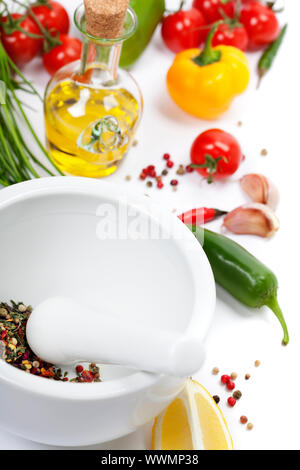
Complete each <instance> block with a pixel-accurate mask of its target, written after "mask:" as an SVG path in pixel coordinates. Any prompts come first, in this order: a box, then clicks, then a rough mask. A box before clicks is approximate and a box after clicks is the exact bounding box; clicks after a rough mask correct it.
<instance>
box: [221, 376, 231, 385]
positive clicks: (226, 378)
mask: <svg viewBox="0 0 300 470" xmlns="http://www.w3.org/2000/svg"><path fill="white" fill-rule="evenodd" d="M221 382H222V384H227V383H228V382H230V377H229V375H222V377H221Z"/></svg>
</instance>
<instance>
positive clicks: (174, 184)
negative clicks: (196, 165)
mask: <svg viewBox="0 0 300 470" xmlns="http://www.w3.org/2000/svg"><path fill="white" fill-rule="evenodd" d="M170 184H171V186H177V185H178V181H177V180H172V181H171V183H170Z"/></svg>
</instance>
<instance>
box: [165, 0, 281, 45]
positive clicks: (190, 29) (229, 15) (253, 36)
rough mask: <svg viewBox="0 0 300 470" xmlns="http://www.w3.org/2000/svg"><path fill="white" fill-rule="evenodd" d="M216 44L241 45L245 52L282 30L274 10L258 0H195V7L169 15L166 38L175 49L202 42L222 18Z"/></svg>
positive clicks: (214, 41)
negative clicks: (240, 0) (240, 2)
mask: <svg viewBox="0 0 300 470" xmlns="http://www.w3.org/2000/svg"><path fill="white" fill-rule="evenodd" d="M221 20H222V23H220V24H219V26H218V27H217V30H216V32H215V34H214V37H213V40H212V45H213V46H218V45H220V44H225V45H227V46H233V47H237V48H238V49H241V50H242V51H246V50H256V49H260V48H262V47H265V46H267V45H268V44H270V43H271V42H273V41H274V40H275V39H276V38H277V37H278V35H279V33H280V27H279V23H278V20H277V18H276V15H275V13H274V11H272V9H271V8H269V7H268V6H266V5H264V4H263V3H261V2H260V1H256V0H242V6H241V9H240V8H239V2H238V1H237V0H228V1H226V0H225V1H224V0H194V2H193V8H192V9H190V10H180V11H177V12H176V13H173V14H170V15H168V16H166V17H165V18H164V20H163V25H162V37H163V40H164V43H165V44H166V46H167V47H168V48H169V49H170V50H171V51H173V52H176V53H177V52H181V51H183V50H185V49H189V48H196V47H199V46H201V45H202V43H203V42H204V40H205V38H206V36H207V33H208V31H209V30H210V28H211V26H212V25H213V24H214V23H216V22H217V21H221Z"/></svg>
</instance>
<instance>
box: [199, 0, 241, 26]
mask: <svg viewBox="0 0 300 470" xmlns="http://www.w3.org/2000/svg"><path fill="white" fill-rule="evenodd" d="M193 7H194V8H197V9H198V10H199V11H201V13H202V14H203V16H204V18H205V21H206V23H207V24H211V23H214V22H215V21H217V20H222V19H223V15H222V13H221V12H223V13H225V15H226V16H227V17H228V18H233V17H234V14H235V7H236V0H229V1H227V2H226V3H224V2H222V0H194V2H193Z"/></svg>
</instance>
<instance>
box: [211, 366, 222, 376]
mask: <svg viewBox="0 0 300 470" xmlns="http://www.w3.org/2000/svg"><path fill="white" fill-rule="evenodd" d="M219 372H220V369H218V367H214V368H213V370H212V374H213V375H218V373H219Z"/></svg>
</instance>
